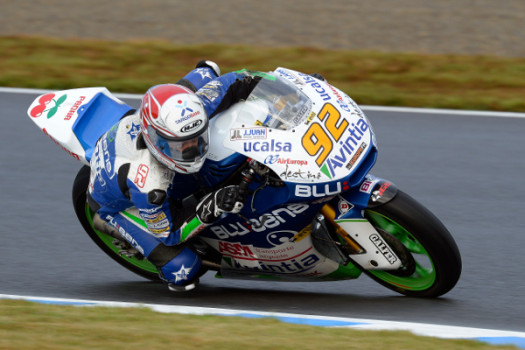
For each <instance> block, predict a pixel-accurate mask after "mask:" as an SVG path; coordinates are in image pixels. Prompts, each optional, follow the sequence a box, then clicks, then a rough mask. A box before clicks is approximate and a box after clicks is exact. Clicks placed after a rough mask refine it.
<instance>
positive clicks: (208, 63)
mask: <svg viewBox="0 0 525 350" xmlns="http://www.w3.org/2000/svg"><path fill="white" fill-rule="evenodd" d="M195 68H211V69H212V70H213V72H214V73H215V76H216V77H218V76H220V75H221V70H220V69H219V66H218V65H217V63H215V62H213V61H210V60H202V61H199V63H197V65H196V66H195Z"/></svg>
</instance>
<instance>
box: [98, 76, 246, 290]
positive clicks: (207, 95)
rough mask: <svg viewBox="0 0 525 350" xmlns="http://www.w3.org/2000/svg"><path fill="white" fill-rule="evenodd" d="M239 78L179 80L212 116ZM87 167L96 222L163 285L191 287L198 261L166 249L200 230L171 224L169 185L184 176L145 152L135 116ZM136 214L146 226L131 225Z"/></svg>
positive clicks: (184, 251)
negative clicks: (110, 231) (122, 241)
mask: <svg viewBox="0 0 525 350" xmlns="http://www.w3.org/2000/svg"><path fill="white" fill-rule="evenodd" d="M245 76H246V72H244V73H243V72H238V73H235V72H232V73H228V74H225V75H222V76H220V77H216V76H215V73H214V71H213V70H212V69H210V68H197V69H194V70H193V71H191V72H190V73H188V74H187V75H186V76H185V77H184V80H185V81H186V82H190V83H191V84H192V85H193V86H194V87H195V88H196V89H199V90H198V91H197V95H198V96H199V97H200V98H201V100H202V102H203V105H204V108H205V110H206V112H207V114H208V116H213V115H214V114H216V113H217V112H218V110H217V109H218V107H219V106H221V107H220V108H224V105H225V104H224V103H223V104H222V105H221V102H223V100H226V99H224V97H225V95H228V98H227V99H231V95H232V94H231V93H230V94H227V92H228V88H229V87H230V86H231V85H232V84H233V83H234V82H235V81H236V79H242V78H243V77H245ZM226 104H227V103H226ZM90 166H91V177H90V183H89V189H88V194H89V196H88V198H89V197H90V198H89V199H90V200H94V202H96V204H98V205H99V206H100V208H99V209H98V211H97V212H98V214H99V215H100V218H101V219H102V220H104V221H106V222H107V223H108V224H109V225H110V226H112V227H113V228H115V229H116V230H117V231H118V232H119V233H120V235H121V236H122V237H123V238H124V239H125V240H126V241H127V242H129V243H130V244H131V245H132V246H133V247H134V248H135V249H137V250H138V251H139V252H140V253H142V254H143V255H144V256H145V257H146V258H147V259H148V260H149V261H150V262H152V263H153V264H154V265H155V266H156V267H157V268H158V270H159V275H160V277H161V278H162V279H163V280H165V281H167V282H169V283H174V284H177V285H185V284H188V283H191V281H192V280H193V279H194V278H195V277H196V276H197V274H198V272H199V269H200V266H201V261H200V258H199V257H198V256H197V255H196V254H195V253H194V252H193V251H192V250H190V249H189V248H184V247H181V249H167V247H170V246H175V245H177V244H179V243H181V242H183V241H185V240H187V239H188V238H190V237H191V236H192V235H194V234H195V233H197V232H198V231H199V230H200V229H202V228H203V226H205V225H204V224H202V223H201V222H200V221H199V220H198V219H197V218H193V220H191V219H192V218H191V217H190V218H189V219H190V220H186V221H185V222H184V223H183V224H182V226H180V225H173V219H174V217H173V216H174V214H176V208H174V206H173V202H172V201H171V200H173V199H177V198H173V197H174V196H177V194H173V191H171V187H170V186H171V184H172V180H173V178H174V176H177V177H178V176H188V175H183V174H175V172H172V171H171V170H169V169H168V168H166V167H164V166H163V165H161V164H160V163H159V162H158V161H157V160H156V159H155V158H154V157H153V155H152V154H151V153H150V152H149V151H148V149H147V148H146V146H145V144H144V141H143V140H142V136H141V133H140V119H139V116H138V114H133V115H130V116H127V117H125V118H123V119H122V120H121V121H120V122H119V123H117V124H116V125H115V126H113V127H112V128H111V130H109V131H108V132H107V133H106V134H104V135H103V136H102V137H101V138H100V140H99V141H98V143H97V145H96V148H95V151H94V152H93V157H92V159H91V164H90ZM168 193H169V194H170V198H171V200H170V198H168V195H167V194H168ZM187 195H188V194H184V195H182V196H181V197H184V196H187ZM170 202H171V203H170ZM194 214H195V213H192V215H193V216H194ZM137 215H140V217H141V218H142V219H143V220H144V222H145V223H146V225H147V227H144V226H142V225H141V224H139V223H137V222H136V221H135V220H133V217H134V216H135V217H136V216H137ZM178 226H180V227H178Z"/></svg>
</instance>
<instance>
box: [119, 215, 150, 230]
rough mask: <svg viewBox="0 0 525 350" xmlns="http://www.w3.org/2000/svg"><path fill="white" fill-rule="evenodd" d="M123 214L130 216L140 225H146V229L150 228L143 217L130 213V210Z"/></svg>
mask: <svg viewBox="0 0 525 350" xmlns="http://www.w3.org/2000/svg"><path fill="white" fill-rule="evenodd" d="M121 213H122V215H124V216H126V217H128V218H129V219H131V220H132V221H133V222H135V223H136V224H139V225H140V226H142V227H144V228H145V229H148V226H147V225H146V223H145V222H144V220H142V218H138V217H136V216H135V215H133V214H130V213H128V212H125V211H123V212H121Z"/></svg>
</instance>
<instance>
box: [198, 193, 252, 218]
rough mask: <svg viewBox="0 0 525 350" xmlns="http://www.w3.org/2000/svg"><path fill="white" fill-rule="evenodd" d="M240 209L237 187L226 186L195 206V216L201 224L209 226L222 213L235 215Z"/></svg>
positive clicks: (240, 201)
mask: <svg viewBox="0 0 525 350" xmlns="http://www.w3.org/2000/svg"><path fill="white" fill-rule="evenodd" d="M242 207H243V198H242V196H241V194H240V192H239V186H227V187H224V188H221V189H220V190H217V191H215V192H212V193H210V194H209V195H207V196H206V197H204V199H203V200H202V201H201V202H200V203H199V205H198V206H197V212H196V215H197V217H198V218H199V220H200V221H201V222H202V223H205V224H211V223H213V222H215V220H217V219H218V218H219V217H220V216H221V215H222V214H223V213H233V214H237V213H238V212H239V211H241V209H242Z"/></svg>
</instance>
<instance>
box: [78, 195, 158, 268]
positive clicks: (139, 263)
mask: <svg viewBox="0 0 525 350" xmlns="http://www.w3.org/2000/svg"><path fill="white" fill-rule="evenodd" d="M93 214H94V213H93V212H92V211H91V210H90V208H89V205H87V204H86V217H87V219H88V221H89V225H90V226H91V228H92V229H93V231H94V232H95V233H96V235H97V236H98V237H99V238H100V240H101V241H102V242H103V243H104V244H105V245H106V246H107V247H108V248H109V249H111V251H113V252H114V253H115V255H117V256H119V257H120V259H122V260H124V261H126V262H128V263H129V264H132V265H134V266H136V267H137V268H139V269H141V270H144V271H147V272H151V273H155V274H156V273H158V270H157V268H156V267H155V266H154V265H153V264H152V263H150V262H149V261H148V260H146V259H142V260H140V259H137V258H135V257H131V258H129V257H127V256H124V255H120V254H119V253H118V252H119V248H118V247H116V246H115V245H114V244H113V240H114V238H113V237H111V236H110V235H107V234H105V233H102V232H100V231H98V230H96V229H95V228H94V227H93Z"/></svg>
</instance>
